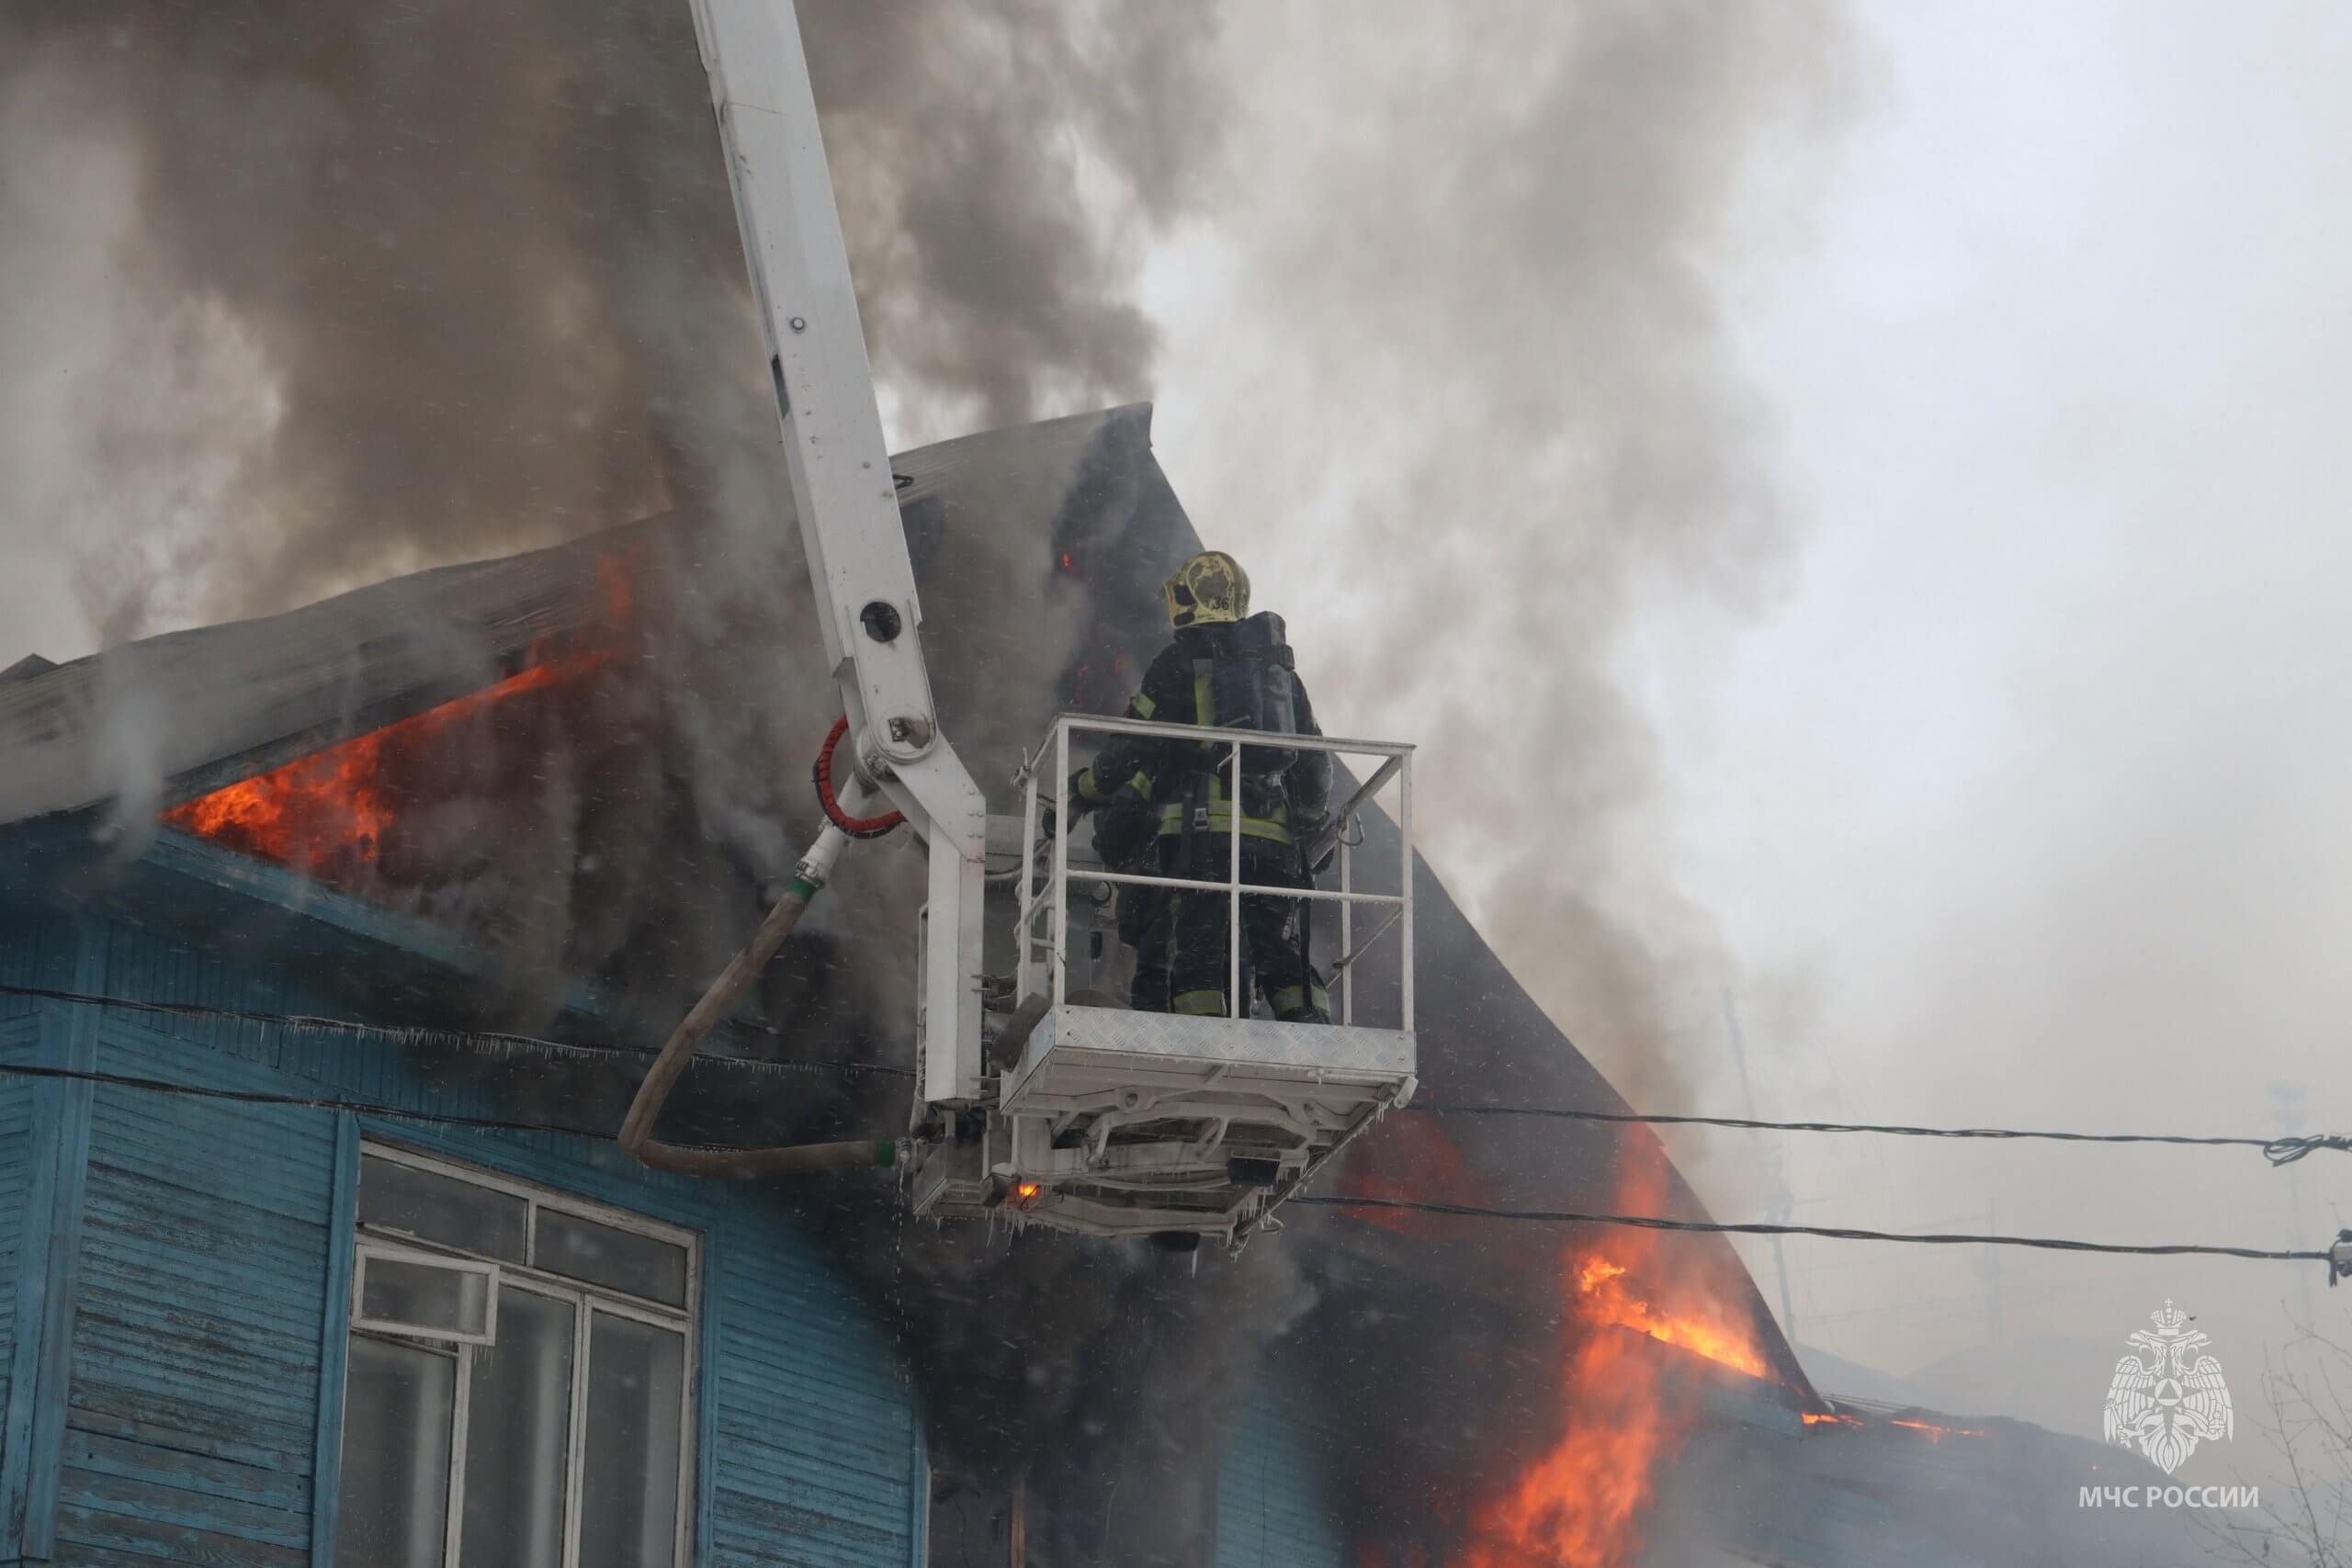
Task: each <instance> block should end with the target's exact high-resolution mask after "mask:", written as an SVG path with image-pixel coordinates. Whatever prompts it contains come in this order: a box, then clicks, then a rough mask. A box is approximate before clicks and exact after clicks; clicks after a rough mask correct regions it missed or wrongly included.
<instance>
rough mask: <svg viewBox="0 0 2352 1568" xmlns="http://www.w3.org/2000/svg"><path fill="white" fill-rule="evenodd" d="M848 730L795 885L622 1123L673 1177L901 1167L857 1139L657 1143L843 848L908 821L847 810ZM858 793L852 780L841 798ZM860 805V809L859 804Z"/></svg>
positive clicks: (844, 724) (820, 768)
mask: <svg viewBox="0 0 2352 1568" xmlns="http://www.w3.org/2000/svg"><path fill="white" fill-rule="evenodd" d="M848 728H849V720H848V719H847V718H843V719H842V720H840V721H839V722H837V723H836V724H835V725H834V726H833V728H832V731H831V733H830V734H829V735H827V736H826V737H825V745H824V749H823V750H820V752H819V753H818V756H817V765H816V768H815V770H814V773H815V778H816V784H817V798H818V801H819V802H820V804H821V805H822V806H823V807H824V811H825V817H826V823H825V828H824V830H823V831H822V832H820V833H819V834H818V835H817V839H816V841H815V842H814V843H812V844H810V845H809V852H808V853H806V854H804V855H802V856H801V857H800V860H799V863H797V864H796V865H795V866H794V867H793V868H792V881H791V883H790V884H789V885H788V886H786V888H785V891H784V897H782V898H779V899H778V900H777V901H776V905H775V908H773V909H771V910H769V911H768V916H767V919H764V920H762V921H761V922H760V929H759V930H758V931H754V932H752V940H751V941H750V942H746V943H744V945H743V949H742V951H741V952H740V953H736V954H735V956H734V957H733V958H732V959H730V960H729V962H728V964H727V967H726V968H724V969H722V970H720V971H719V974H718V978H717V979H716V980H713V981H712V982H711V983H710V988H709V989H707V990H706V991H705V992H703V995H702V1000H700V1001H698V1002H696V1003H695V1005H694V1007H693V1009H692V1010H690V1011H688V1012H687V1014H686V1016H685V1017H684V1018H683V1019H681V1020H679V1021H678V1026H677V1028H675V1029H673V1030H672V1031H671V1032H670V1038H669V1039H668V1040H666V1041H664V1042H663V1043H662V1049H661V1051H660V1053H659V1054H658V1055H655V1057H654V1058H653V1066H650V1068H648V1069H647V1070H646V1074H645V1081H644V1082H642V1083H640V1084H639V1085H638V1086H637V1097H636V1098H635V1099H634V1100H630V1101H629V1107H628V1116H627V1117H626V1118H625V1119H624V1120H623V1121H622V1122H621V1130H620V1135H619V1140H618V1141H619V1143H620V1146H621V1147H622V1149H624V1150H625V1151H627V1153H628V1155H629V1156H631V1157H632V1158H634V1159H636V1160H637V1161H639V1163H640V1164H643V1165H647V1166H650V1167H651V1168H654V1169H656V1170H673V1171H678V1172H681V1173H683V1174H684V1175H688V1176H731V1177H759V1176H776V1175H783V1174H786V1173H788V1172H795V1171H807V1170H851V1169H870V1168H877V1167H888V1166H892V1165H896V1164H897V1163H898V1161H899V1155H900V1153H901V1152H902V1150H901V1146H900V1143H899V1140H898V1139H895V1138H879V1139H876V1138H854V1139H848V1140H845V1141H842V1142H839V1143H824V1144H788V1145H779V1146H777V1147H775V1148H766V1149H710V1148H696V1147H695V1146H694V1145H687V1144H665V1143H662V1142H660V1141H659V1140H657V1139H656V1138H655V1137H654V1136H653V1123H654V1122H655V1121H656V1120H658V1119H659V1118H660V1116H661V1114H662V1106H663V1105H665V1104H667V1103H668V1101H669V1099H670V1091H671V1089H673V1088H675V1087H676V1085H677V1081H678V1077H679V1075H680V1074H682V1073H684V1071H685V1070H686V1064H687V1063H688V1062H690V1061H691V1060H693V1058H694V1055H695V1050H696V1049H697V1048H698V1047H699V1046H700V1045H701V1043H702V1041H703V1037H704V1036H705V1035H707V1034H708V1033H709V1032H711V1030H713V1029H714V1028H716V1027H717V1026H718V1021H719V1020H721V1019H723V1018H725V1017H726V1016H727V1013H728V1011H729V1010H730V1009H731V1008H733V1007H734V1005H735V1001H736V998H739V997H741V995H742V994H743V992H744V991H745V989H747V988H748V987H750V986H751V984H752V981H754V980H756V979H758V978H759V976H760V975H761V973H762V972H763V970H765V969H766V968H767V966H768V964H769V963H770V961H772V960H773V959H774V958H775V955H776V953H777V950H779V949H780V948H782V947H783V946H784V942H785V939H786V937H788V936H790V935H791V934H792V929H793V927H795V926H797V925H798V924H799V923H800V917H801V916H802V914H804V913H806V912H807V910H808V908H809V901H810V900H811V899H813V898H815V897H817V894H818V893H819V891H820V890H821V889H822V888H823V887H824V886H825V884H826V882H827V881H828V880H830V879H831V875H832V869H833V863H834V861H835V860H836V859H838V858H839V857H840V855H841V852H842V846H843V845H845V844H847V843H848V842H849V841H850V840H852V839H870V838H878V837H880V836H881V835H882V834H884V833H887V832H888V831H889V830H890V829H892V828H894V827H896V826H898V824H899V823H900V822H902V821H904V820H905V817H904V814H902V813H900V812H896V811H893V812H889V813H887V814H885V815H884V816H880V817H858V816H855V815H854V814H853V813H852V811H851V809H850V807H846V806H844V805H843V804H842V800H841V798H840V796H839V795H836V793H835V792H834V789H833V784H832V757H833V748H834V747H835V746H836V745H837V744H839V742H840V740H841V738H842V734H843V733H844V732H845V731H846V730H847V729H848ZM856 787H857V781H856V780H854V779H853V780H852V781H851V782H850V784H849V785H848V786H847V788H845V789H844V790H843V791H842V793H843V794H847V793H849V792H850V791H851V790H854V789H855V788H856ZM859 804H862V802H861V803H859Z"/></svg>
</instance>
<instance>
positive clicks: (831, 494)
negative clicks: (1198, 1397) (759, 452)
mask: <svg viewBox="0 0 2352 1568" xmlns="http://www.w3.org/2000/svg"><path fill="white" fill-rule="evenodd" d="M694 15H695V38H696V40H697V41H698V43H699V44H700V46H701V49H702V62H703V68H704V69H705V70H707V72H709V73H710V91H711V98H712V101H713V103H714V104H715V106H716V107H717V108H718V134H719V140H720V142H721V143H722V145H723V146H724V147H725V150H726V153H727V175H728V181H729V185H730V186H732V187H733V189H734V193H735V218H736V221H737V224H738V225H739V227H740V228H741V231H742V235H743V255H744V261H745V262H746V264H747V265H749V267H750V269H751V276H752V295H753V297H754V299H756V300H757V302H758V306H759V315H760V331H761V333H762V334H763V337H764V338H765V341H766V346H767V351H768V369H769V372H770V375H771V376H772V378H773V379H774V383H775V402H776V412H777V414H778V416H779V417H780V418H781V419H782V420H783V422H784V450H785V457H786V465H787V466H788V467H789V468H790V469H791V473H792V500H793V505H794V509H795V511H797V513H798V514H799V518H800V537H801V543H802V546H803V547H804V548H805V549H806V551H807V553H808V558H809V581H810V582H811V584H812V586H813V587H814V588H815V590H816V595H817V612H818V621H819V624H820V627H821V629H822V630H823V633H824V638H825V657H826V659H827V660H828V661H829V663H830V664H831V668H832V671H833V674H834V677H835V678H836V679H837V680H838V681H839V682H840V683H841V692H842V709H843V711H844V712H845V713H846V714H847V715H848V717H849V721H850V733H849V739H850V740H851V741H852V742H853V743H854V746H855V748H856V751H857V756H858V758H859V759H860V761H862V762H863V763H864V764H865V767H866V769H867V771H868V772H869V773H871V774H872V775H873V777H874V778H875V780H876V782H877V783H878V784H880V785H881V786H882V789H883V791H884V792H885V793H886V794H887V795H888V796H889V799H890V803H891V804H892V805H893V806H895V807H898V809H899V810H900V811H903V812H905V813H906V816H907V822H908V824H909V826H910V827H911V828H912V829H914V831H915V832H916V833H917V834H918V835H919V836H920V837H921V838H922V840H923V842H924V844H925V846H926V848H927V850H928V852H929V854H930V858H931V880H930V889H929V917H928V924H927V930H928V932H929V935H928V938H927V941H928V942H929V945H930V949H931V953H932V958H931V962H930V963H928V964H926V965H925V973H924V974H923V976H922V993H921V995H920V996H919V998H917V1003H916V1005H917V1008H918V1033H919V1037H921V1038H922V1040H923V1041H924V1043H925V1047H924V1050H923V1052H922V1064H923V1070H922V1082H920V1083H919V1084H918V1085H917V1086H916V1096H917V1098H918V1099H919V1100H924V1101H930V1102H938V1101H943V1100H966V1101H968V1100H972V1099H973V1098H975V1097H976V1096H977V1095H978V1093H979V1091H980V1072H981V1061H980V916H981V894H982V886H983V884H982V877H981V871H982V853H983V851H984V848H985V840H986V835H987V822H988V818H987V806H986V803H985V801H984V800H983V798H982V796H981V795H980V791H979V789H978V786H977V785H976V784H974V783H973V782H972V776H971V774H970V773H968V772H967V771H966V769H965V767H964V764H963V761H961V760H960V759H959V758H958V757H957V756H956V750H955V748H953V747H952V746H950V745H949V744H948V743H947V740H946V739H945V737H944V736H943V735H942V734H941V733H940V726H939V715H938V711H937V709H936V708H935V707H934V706H933V702H932V695H931V677H930V673H929V671H928V670H927V668H926V667H925V665H924V662H923V651H922V606H921V605H920V604H918V603H917V601H916V596H915V579H914V566H913V563H912V561H911V560H910V558H908V555H907V537H906V527H905V525H904V523H903V522H902V521H901V520H900V518H899V502H898V491H897V486H896V484H895V481H894V480H893V479H892V478H891V474H890V458H889V453H888V450H887V449H886V448H885V447H884V445H883V439H882V416H881V411H880V410H879V409H878V408H877V407H876V404H875V400H874V372H873V367H872V365H871V363H870V362H869V361H868V360H867V358H866V355H865V330H864V328H863V327H862V326H861V325H860V324H859V321H858V315H857V296H856V294H855V292H854V289H853V288H852V287H851V283H850V272H849V254H848V250H847V248H846V247H845V246H844V244H843V243H842V229H841V217H840V214H839V212H838V211H837V209H835V207H834V203H833V182H832V175H831V173H830V172H829V171H828V170H827V168H826V166H825V148H824V143H823V141H822V140H821V138H820V136H819V133H818V128H817V104H816V99H815V96H813V94H812V93H811V91H810V89H809V61H808V56H807V54H806V53H805V52H804V51H803V50H802V47H801V41H800V28H799V23H798V19H797V17H795V15H794V14H793V8H792V4H791V0H694ZM943 948H944V949H947V950H948V951H950V952H952V953H953V955H954V959H955V962H953V963H952V964H950V963H944V962H942V961H941V958H942V956H943V954H942V952H941V950H942V949H943Z"/></svg>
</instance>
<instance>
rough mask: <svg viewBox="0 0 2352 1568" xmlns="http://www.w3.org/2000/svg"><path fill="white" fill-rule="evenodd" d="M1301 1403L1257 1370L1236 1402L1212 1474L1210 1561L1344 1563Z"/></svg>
mask: <svg viewBox="0 0 2352 1568" xmlns="http://www.w3.org/2000/svg"><path fill="white" fill-rule="evenodd" d="M1273 1353H1274V1354H1275V1355H1276V1356H1277V1357H1278V1356H1279V1355H1280V1353H1281V1352H1280V1347H1279V1346H1277V1347H1276V1348H1275V1350H1274V1352H1273ZM1300 1408H1301V1404H1300V1403H1299V1402H1298V1401H1296V1400H1295V1399H1291V1398H1286V1397H1285V1396H1284V1394H1283V1385H1282V1382H1281V1380H1280V1379H1279V1378H1278V1377H1263V1376H1261V1379H1260V1380H1259V1382H1258V1385H1257V1387H1256V1388H1255V1389H1254V1390H1253V1391H1252V1393H1251V1395H1250V1399H1249V1400H1248V1402H1247V1403H1245V1404H1244V1405H1243V1406H1242V1409H1241V1413H1240V1416H1239V1417H1238V1419H1237V1420H1236V1421H1235V1423H1234V1432H1233V1439H1232V1445H1231V1447H1229V1448H1228V1449H1227V1450H1226V1456H1225V1467H1224V1470H1223V1472H1221V1473H1220V1474H1219V1476H1218V1477H1217V1488H1216V1568H1343V1564H1344V1562H1345V1551H1346V1548H1345V1546H1344V1544H1343V1543H1342V1542H1341V1540H1340V1534H1339V1530H1338V1529H1337V1527H1336V1526H1335V1525H1334V1524H1333V1523H1332V1518H1331V1509H1330V1506H1329V1502H1328V1501H1327V1499H1326V1498H1325V1496H1324V1494H1323V1488H1322V1486H1321V1483H1320V1481H1321V1477H1322V1475H1323V1473H1324V1464H1323V1459H1322V1454H1321V1452H1320V1449H1321V1444H1322V1438H1321V1436H1320V1434H1318V1433H1317V1432H1315V1431H1314V1430H1312V1429H1311V1428H1309V1427H1307V1426H1306V1425H1305V1424H1304V1423H1303V1422H1301V1421H1300V1420H1299V1419H1298V1418H1297V1416H1295V1412H1296V1411H1297V1410H1298V1409H1300Z"/></svg>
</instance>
